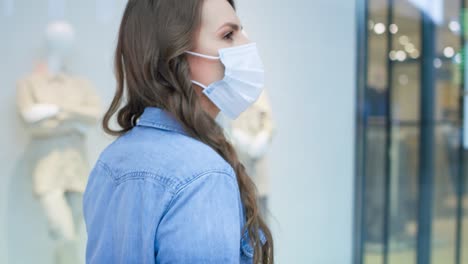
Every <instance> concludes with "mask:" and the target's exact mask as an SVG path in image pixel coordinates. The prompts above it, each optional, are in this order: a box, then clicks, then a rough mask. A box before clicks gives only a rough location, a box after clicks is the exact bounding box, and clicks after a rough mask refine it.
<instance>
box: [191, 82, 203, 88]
mask: <svg viewBox="0 0 468 264" xmlns="http://www.w3.org/2000/svg"><path fill="white" fill-rule="evenodd" d="M191 81H192V82H193V83H194V84H196V85H198V86H200V87H201V88H203V89H206V86H205V85H203V84H201V83H199V82H197V81H195V80H191Z"/></svg>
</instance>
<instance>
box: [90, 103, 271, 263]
mask: <svg viewBox="0 0 468 264" xmlns="http://www.w3.org/2000/svg"><path fill="white" fill-rule="evenodd" d="M83 213H84V218H85V223H86V231H87V234H88V240H87V244H86V263H106V264H107V263H146V264H149V263H217V264H219V263H252V256H253V249H252V246H251V245H250V244H249V235H248V233H247V232H244V233H242V234H241V229H242V227H243V226H244V224H245V219H244V213H245V212H244V208H243V206H242V201H241V199H240V193H239V188H238V184H237V181H236V177H235V172H234V170H233V169H232V167H231V166H230V165H229V164H228V163H227V162H226V161H225V160H224V159H223V158H222V157H221V156H220V155H219V154H218V153H217V152H216V151H214V150H213V149H212V148H210V147H209V146H208V145H206V144H204V143H202V142H200V141H198V140H195V139H193V138H191V137H189V136H188V135H187V134H186V133H185V132H184V130H183V128H182V126H181V125H180V124H179V123H178V122H177V121H176V119H175V118H173V117H172V115H171V114H170V113H168V112H167V111H165V110H163V109H161V108H156V107H146V108H145V111H144V113H143V114H142V116H140V118H139V119H138V120H137V126H135V127H134V128H133V129H132V130H130V131H129V132H127V133H126V134H124V135H123V136H121V137H119V138H117V139H116V140H115V141H114V142H112V144H110V145H109V146H108V147H107V148H106V149H105V150H104V151H103V152H102V153H101V155H100V156H99V159H98V161H97V162H96V163H95V165H94V167H93V169H92V171H91V174H90V176H89V180H88V184H87V187H86V191H85V193H84V196H83ZM260 236H261V238H262V242H263V243H265V236H264V234H263V232H262V231H260Z"/></svg>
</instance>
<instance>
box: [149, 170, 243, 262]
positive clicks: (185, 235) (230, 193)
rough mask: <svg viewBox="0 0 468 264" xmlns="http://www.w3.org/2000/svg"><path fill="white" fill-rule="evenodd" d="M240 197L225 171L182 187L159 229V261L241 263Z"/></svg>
mask: <svg viewBox="0 0 468 264" xmlns="http://www.w3.org/2000/svg"><path fill="white" fill-rule="evenodd" d="M240 208H241V207H240V197H239V189H238V185H237V181H236V179H235V178H234V176H233V175H231V174H227V173H224V172H209V173H205V174H203V175H201V176H198V177H196V178H195V179H194V180H192V181H191V182H190V183H188V184H187V185H186V186H185V187H183V188H182V189H181V190H179V191H178V192H177V193H176V194H175V196H174V197H173V200H172V201H171V203H170V204H169V207H168V210H167V212H166V214H165V215H164V217H163V219H162V220H161V223H160V225H159V227H158V230H157V232H156V244H155V247H156V251H157V252H156V254H157V255H156V263H161V264H166V263H205V264H210V263H239V258H240V253H239V252H240V238H241V234H240V231H241V221H240Z"/></svg>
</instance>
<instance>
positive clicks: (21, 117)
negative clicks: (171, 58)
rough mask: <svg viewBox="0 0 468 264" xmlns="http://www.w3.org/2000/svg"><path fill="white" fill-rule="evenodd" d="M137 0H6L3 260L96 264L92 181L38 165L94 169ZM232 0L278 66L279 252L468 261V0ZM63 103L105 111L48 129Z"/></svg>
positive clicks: (273, 122) (348, 259)
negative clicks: (69, 133)
mask: <svg viewBox="0 0 468 264" xmlns="http://www.w3.org/2000/svg"><path fill="white" fill-rule="evenodd" d="M126 2H127V1H125V0H94V1H91V0H82V1H70V0H47V1H46V0H37V1H25V0H0V36H1V37H0V39H1V41H0V58H1V62H0V86H1V89H0V113H1V114H0V115H1V116H0V117H1V120H2V123H1V125H0V127H1V128H2V129H0V147H1V151H0V167H1V168H2V173H1V175H2V177H3V179H4V181H3V183H2V184H0V263H84V252H85V251H84V250H85V248H84V247H85V243H86V230H85V228H84V223H83V222H82V221H83V220H82V216H81V215H80V211H81V208H80V203H81V200H80V199H81V197H80V195H79V194H80V188H79V186H82V185H83V183H80V182H74V186H78V187H76V190H77V191H76V192H75V194H78V195H77V196H74V195H71V194H69V193H55V194H52V193H50V192H49V193H48V194H49V195H42V196H38V195H37V194H38V193H39V192H41V190H42V192H41V193H42V194H44V193H47V192H45V191H44V190H45V189H47V188H46V185H44V184H43V185H39V184H38V177H39V178H40V177H44V176H43V175H53V174H54V173H55V174H58V175H65V174H66V175H72V176H70V177H73V175H77V174H80V173H81V175H82V176H83V175H84V176H86V175H87V173H88V170H89V166H92V165H94V163H95V161H96V159H97V158H98V155H99V153H100V152H101V151H102V150H103V149H104V148H105V147H106V146H107V145H108V144H109V143H110V142H112V140H113V138H112V137H110V136H108V135H105V134H104V132H103V131H102V129H101V128H100V126H99V121H100V119H101V114H102V113H103V111H104V109H106V107H107V106H108V105H109V104H110V101H111V99H112V97H113V94H114V91H115V81H114V75H113V57H112V56H113V51H114V48H115V44H116V36H117V29H118V27H119V23H120V19H121V15H122V12H123V9H124V7H125V5H126ZM236 4H237V12H238V15H239V17H240V19H241V21H242V23H243V25H244V27H245V29H246V31H247V32H248V34H249V37H250V38H251V39H252V40H254V41H256V42H257V45H258V48H259V51H260V54H261V56H262V58H263V61H264V64H265V68H266V91H267V92H268V100H267V102H268V103H266V104H267V107H259V109H261V110H259V112H260V113H262V116H267V117H268V122H269V124H270V126H271V127H274V131H275V132H274V133H272V134H271V135H270V137H271V138H270V139H271V140H270V141H269V143H268V144H266V146H265V147H264V149H265V151H264V153H263V154H262V157H263V158H264V160H265V162H264V164H262V166H264V169H263V170H262V172H261V174H262V175H263V176H262V177H261V180H259V178H256V183H257V184H258V186H259V188H260V189H261V194H262V206H263V208H264V209H267V210H265V214H266V215H267V220H268V222H269V224H270V226H271V228H272V229H273V233H274V237H275V244H276V258H277V262H278V263H320V264H322V263H323V264H335V263H336V264H345V263H349V264H351V263H354V264H361V263H365V264H380V263H382V264H387V263H395V264H396V263H398V264H412V263H414V264H426V263H435V264H439V263H440V264H461V263H468V215H467V212H468V196H467V194H466V191H465V189H466V184H467V181H466V177H467V173H468V171H467V167H468V166H467V162H468V153H467V152H466V149H467V148H468V134H467V133H468V101H467V100H465V95H466V94H468V93H467V92H468V87H467V85H466V81H465V80H466V76H467V74H468V69H467V68H466V67H465V65H466V56H465V54H466V53H465V51H466V49H465V47H467V44H465V43H466V41H465V39H466V36H467V35H466V32H467V30H466V29H467V25H468V24H467V23H468V18H467V15H468V12H467V9H466V8H467V5H468V0H314V1H307V0H294V1H289V2H286V1H277V0H270V1H266V0H256V1H247V0H237V2H236ZM50 73H54V74H56V75H54V74H52V75H48V74H50ZM60 74H62V75H60ZM54 76H55V77H54ZM84 88H86V89H84ZM83 91H86V92H83ZM76 98H80V99H79V100H78V99H76ZM34 101H41V102H42V103H41V105H40V106H37V105H36V106H37V107H36V108H28V107H27V106H28V105H29V104H31V102H34ZM51 102H55V104H58V105H59V104H61V103H63V104H66V105H67V106H68V105H73V106H74V107H75V110H76V109H77V110H76V111H79V110H84V109H88V110H89V109H93V111H91V110H89V111H88V110H87V111H86V116H87V117H88V119H90V120H91V121H90V120H81V121H76V120H75V121H73V122H70V127H71V129H72V130H73V131H79V133H78V134H79V135H80V136H78V137H73V139H66V140H62V139H63V138H59V139H57V137H54V139H53V141H40V140H37V137H36V136H35V135H36V134H41V133H47V131H51V130H54V129H56V127H57V126H58V123H54V122H55V121H54V122H48V121H47V122H46V121H44V120H46V119H47V118H46V117H51V116H52V117H53V116H55V114H54V113H56V111H57V109H56V107H55V106H54V105H53V104H51ZM90 102H93V104H91V103H90ZM263 102H265V101H263ZM81 103H83V104H81ZM263 106H264V105H263ZM93 107H94V108H93ZM31 109H32V110H31ZM265 113H267V115H264V114H265ZM249 115H250V114H249ZM252 115H253V114H252ZM244 118H246V119H248V120H255V119H253V118H252V117H251V116H247V114H245V115H244ZM65 119H66V118H65ZM260 120H263V119H260ZM257 121H258V120H257ZM252 122H254V121H252ZM258 122H260V121H258ZM38 124H39V125H38ZM261 127H263V126H261ZM44 131H45V132H44ZM39 141H40V142H39ZM71 141H73V142H74V143H73V144H74V145H73V144H70V142H71ZM63 142H67V143H63ZM44 149H48V150H47V151H44ZM57 149H60V151H62V152H60V151H58V152H57ZM62 161H64V162H65V163H64V162H62ZM67 162H68V164H74V165H73V166H62V167H60V166H57V164H62V165H63V164H67ZM76 164H83V165H80V166H76ZM85 164H87V165H85ZM87 166H88V167H87ZM259 174H260V173H259ZM38 175H39V176H38ZM41 175H42V176H41ZM46 178H47V177H46ZM42 182H48V184H49V185H50V184H53V183H54V181H51V180H50V178H47V179H42ZM80 184H81V185H80ZM84 184H85V182H84ZM41 188H42V189H41ZM54 195H55V198H54ZM57 197H58V198H59V199H57ZM267 211H268V212H269V213H266V212H267ZM65 216H67V217H68V218H67V217H65ZM54 230H55V231H54ZM57 230H59V231H58V232H59V233H60V232H62V233H63V234H65V235H63V234H62V238H61V239H58V238H57V237H60V236H58V235H57ZM54 232H55V233H54ZM67 234H68V235H67Z"/></svg>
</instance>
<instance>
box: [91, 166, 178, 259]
mask: <svg viewBox="0 0 468 264" xmlns="http://www.w3.org/2000/svg"><path fill="white" fill-rule="evenodd" d="M94 173H98V174H104V173H105V172H104V171H103V170H97V169H95V170H94ZM99 176H101V175H99ZM129 176H130V177H128V178H122V179H119V180H118V181H117V182H115V183H113V184H112V185H110V184H108V183H107V182H108V181H109V180H107V179H108V178H109V177H98V176H96V177H92V178H91V180H90V182H89V183H88V189H87V193H86V195H85V199H84V213H85V219H86V226H87V232H88V241H87V246H86V263H89V264H91V263H121V264H124V263H142V264H152V263H154V261H155V259H154V256H155V255H154V239H155V234H156V229H157V223H158V221H159V218H160V217H161V215H162V214H163V213H164V210H165V208H167V205H168V204H169V202H170V201H171V198H172V194H171V193H170V192H168V191H166V189H165V187H164V185H162V184H160V183H158V182H156V181H154V180H152V179H151V177H149V175H144V174H136V175H129ZM113 185H114V186H115V187H113Z"/></svg>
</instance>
